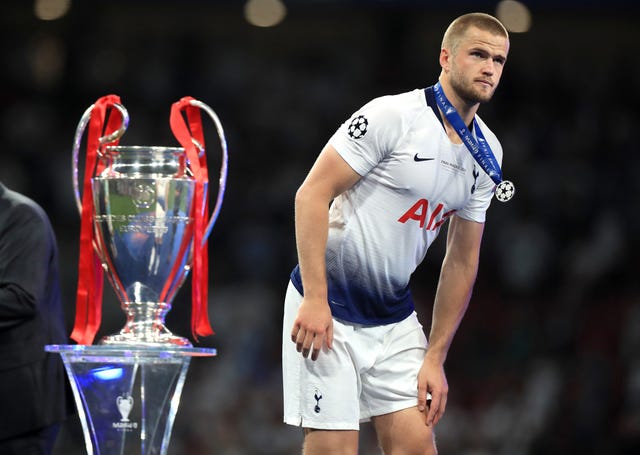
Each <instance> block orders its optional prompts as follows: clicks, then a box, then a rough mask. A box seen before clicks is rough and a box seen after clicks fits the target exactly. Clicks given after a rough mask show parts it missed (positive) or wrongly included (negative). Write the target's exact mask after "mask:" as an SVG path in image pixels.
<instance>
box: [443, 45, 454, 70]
mask: <svg viewBox="0 0 640 455" xmlns="http://www.w3.org/2000/svg"><path fill="white" fill-rule="evenodd" d="M440 66H441V67H442V70H443V71H449V67H450V66H451V52H449V49H445V48H442V49H440Z"/></svg>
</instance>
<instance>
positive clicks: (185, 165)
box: [46, 95, 227, 455]
mask: <svg viewBox="0 0 640 455" xmlns="http://www.w3.org/2000/svg"><path fill="white" fill-rule="evenodd" d="M201 111H204V112H205V113H206V114H207V115H208V116H209V117H210V118H211V119H212V120H213V122H214V124H215V127H216V130H217V133H218V137H219V140H220V145H221V149H222V160H221V168H220V179H219V186H218V194H217V198H216V204H215V207H214V209H213V211H212V214H211V216H210V217H209V220H207V219H206V217H208V197H207V191H208V186H209V185H208V171H207V160H206V153H205V143H204V134H203V130H202V124H201V118H200V112H201ZM185 117H186V119H185ZM128 124H129V115H128V112H127V110H126V109H125V107H124V106H123V105H122V104H121V103H120V99H119V97H117V96H115V95H109V96H106V97H102V98H100V99H99V100H98V101H97V102H96V103H95V104H93V105H92V106H91V107H89V108H88V109H87V110H86V111H85V113H84V114H83V116H82V118H81V120H80V122H79V123H78V127H77V129H76V134H75V138H74V146H73V155H72V171H73V188H74V195H75V199H76V204H77V206H78V210H79V211H80V214H81V223H82V226H81V234H80V236H81V238H80V260H79V279H78V298H77V306H76V321H75V326H74V330H73V333H72V334H71V338H73V339H74V340H76V341H77V342H78V344H77V345H50V346H47V347H46V349H47V351H50V352H58V353H60V354H61V355H62V358H63V361H64V363H65V367H66V369H67V373H68V375H69V377H70V379H71V385H72V388H73V392H74V397H75V400H76V406H77V408H78V411H79V415H80V418H81V419H80V420H81V423H82V427H83V432H84V438H85V446H86V448H87V453H88V454H89V455H94V454H96V455H97V454H100V455H104V454H109V455H111V454H113V455H116V454H117V455H124V454H126V455H130V454H145V455H146V454H165V453H166V450H167V447H168V444H169V439H170V434H171V429H172V426H173V420H174V418H175V415H176V412H177V408H178V404H179V400H180V394H181V392H182V387H183V384H184V380H185V377H186V373H187V369H188V366H189V361H190V359H191V357H193V356H213V355H216V350H215V349H213V348H194V347H193V346H192V344H191V342H190V341H189V340H188V339H186V338H183V337H179V336H176V335H174V334H172V333H171V332H170V331H169V329H168V328H167V327H166V326H165V316H166V314H167V312H168V311H169V310H170V309H171V302H172V300H173V298H174V297H175V295H176V293H177V291H178V289H179V288H180V287H181V285H182V284H183V283H184V281H185V279H186V278H187V275H188V274H189V272H190V271H191V272H192V280H193V282H192V331H193V335H194V337H196V339H197V336H198V335H201V336H206V335H211V334H213V331H212V330H211V327H210V323H209V319H208V314H207V274H208V270H207V269H208V261H207V238H208V237H209V235H210V233H211V230H212V228H213V225H214V224H215V221H216V219H217V217H218V214H219V211H220V207H221V204H222V200H223V197H224V190H225V186H226V175H227V147H226V140H225V137H224V131H223V129H222V125H221V123H220V121H219V119H218V117H217V115H216V114H215V112H214V111H213V110H212V109H211V108H210V107H209V106H207V105H206V104H204V103H202V102H201V101H198V100H195V99H193V98H190V97H186V98H183V99H181V100H180V101H178V102H176V103H174V104H173V106H172V109H171V116H170V125H171V130H172V132H173V133H174V135H175V137H176V139H177V140H178V142H180V144H181V146H182V147H164V146H121V145H118V142H119V139H120V137H121V136H122V135H123V134H124V132H125V130H126V129H127V126H128ZM87 127H88V128H89V133H88V137H87V141H86V142H87V155H86V159H85V172H84V182H83V186H82V194H81V189H80V185H79V183H78V162H79V156H78V152H79V149H80V144H81V141H82V137H83V135H84V131H85V129H86V128H87ZM103 271H104V272H106V274H107V277H108V280H109V282H110V283H111V285H112V286H113V289H114V290H115V293H116V295H117V296H118V299H119V301H120V304H121V307H122V309H123V310H124V312H125V314H126V324H125V326H124V328H122V330H121V331H120V332H119V333H116V334H113V335H109V336H106V337H104V338H103V339H102V340H101V341H100V343H99V344H98V345H92V343H93V339H94V337H95V335H96V333H97V331H98V328H99V325H100V319H101V306H102V282H103V277H102V273H103Z"/></svg>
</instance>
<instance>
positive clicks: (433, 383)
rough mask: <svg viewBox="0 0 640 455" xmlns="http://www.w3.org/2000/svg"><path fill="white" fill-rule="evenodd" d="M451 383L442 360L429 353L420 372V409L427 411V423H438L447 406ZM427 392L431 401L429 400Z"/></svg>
mask: <svg viewBox="0 0 640 455" xmlns="http://www.w3.org/2000/svg"><path fill="white" fill-rule="evenodd" d="M448 393H449V385H448V384H447V377H446V376H445V374H444V366H443V365H442V363H441V362H439V361H438V360H435V359H431V358H430V357H429V355H428V354H427V355H426V356H425V358H424V361H423V362H422V367H420V371H419V372H418V410H419V411H420V412H425V413H426V416H427V418H426V423H427V425H429V426H431V425H435V424H437V423H438V422H439V421H440V419H441V418H442V415H443V414H444V410H445V408H446V407H447V395H448ZM427 394H429V395H430V396H431V402H430V403H428V402H427V399H428V397H427Z"/></svg>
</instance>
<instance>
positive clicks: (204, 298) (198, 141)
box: [169, 96, 213, 340]
mask: <svg viewBox="0 0 640 455" xmlns="http://www.w3.org/2000/svg"><path fill="white" fill-rule="evenodd" d="M192 101H194V98H192V97H190V96H186V97H184V98H182V99H180V100H179V101H177V102H175V103H173V105H172V106H171V115H170V118H169V123H170V125H171V131H172V132H173V135H174V136H175V138H176V139H177V140H178V142H180V145H182V147H184V149H185V153H186V156H187V160H188V161H189V164H190V166H191V171H192V172H193V174H194V178H195V181H196V186H195V198H194V199H195V201H196V203H194V204H193V208H192V210H193V218H194V228H193V229H194V235H193V261H192V273H193V275H192V279H191V280H192V281H191V332H192V334H193V336H194V338H195V339H196V340H197V336H198V335H200V336H208V335H213V330H212V329H211V323H210V322H209V310H208V290H209V284H208V276H209V258H208V252H207V251H208V241H207V238H206V237H205V231H206V229H207V220H206V216H207V214H208V213H209V202H208V201H209V198H208V197H207V193H206V192H207V187H208V184H209V173H208V170H207V159H206V155H205V153H204V148H205V144H204V133H203V130H202V118H201V116H200V109H199V108H197V107H195V106H193V105H192V104H191V102H192ZM183 114H185V115H186V117H187V121H188V125H187V122H185V118H184V115H183ZM201 152H202V153H201ZM198 201H202V205H201V206H199V205H200V204H199V203H198Z"/></svg>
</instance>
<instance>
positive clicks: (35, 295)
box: [0, 205, 52, 331]
mask: <svg viewBox="0 0 640 455" xmlns="http://www.w3.org/2000/svg"><path fill="white" fill-rule="evenodd" d="M51 248H52V246H51V240H50V236H49V233H48V230H47V225H46V222H45V221H44V220H43V219H42V214H40V213H39V212H38V211H37V210H36V209H34V208H33V207H30V206H29V205H18V206H15V207H14V210H13V212H12V213H11V214H10V215H9V216H8V218H6V219H5V223H3V225H2V226H0V331H3V330H6V329H9V328H11V327H13V326H15V325H17V324H20V323H21V322H22V321H24V320H25V319H31V318H33V317H34V316H35V315H36V312H37V310H38V308H37V302H40V301H41V300H42V298H43V295H44V294H45V288H46V283H47V279H46V274H47V267H48V264H49V261H50V260H51V259H50V256H51Z"/></svg>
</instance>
